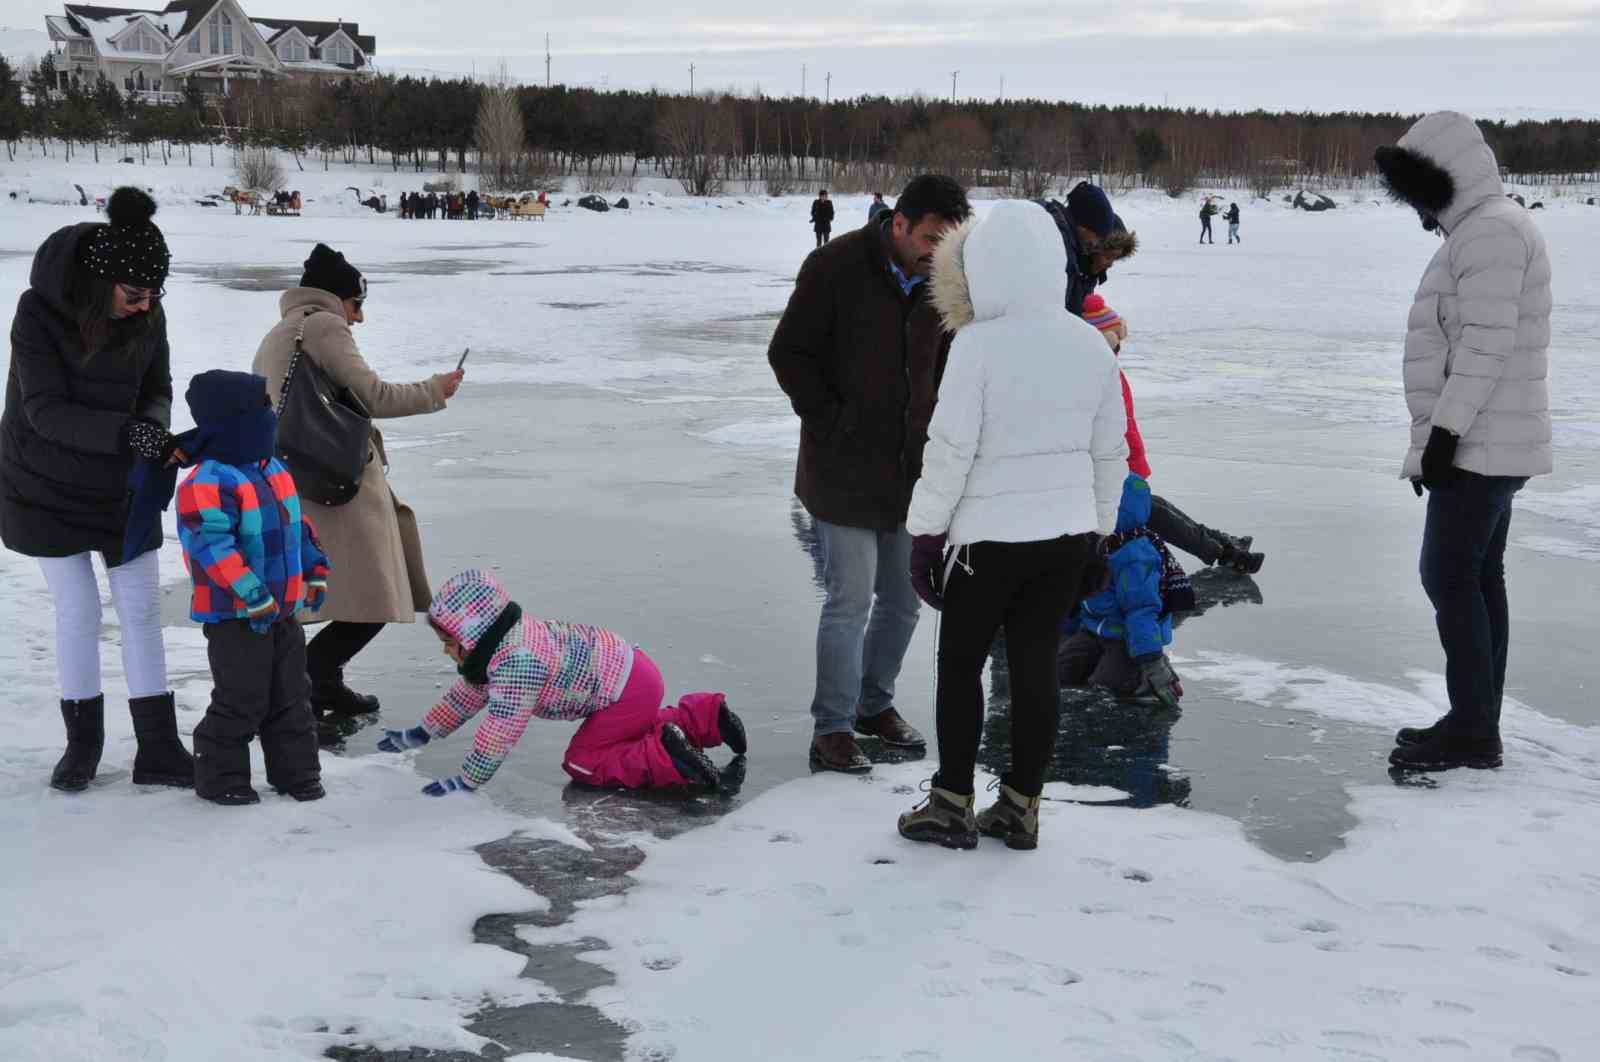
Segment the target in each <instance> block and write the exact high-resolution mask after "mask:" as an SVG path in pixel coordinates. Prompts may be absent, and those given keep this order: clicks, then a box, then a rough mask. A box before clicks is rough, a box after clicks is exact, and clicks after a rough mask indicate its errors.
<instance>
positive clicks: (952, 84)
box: [950, 70, 961, 103]
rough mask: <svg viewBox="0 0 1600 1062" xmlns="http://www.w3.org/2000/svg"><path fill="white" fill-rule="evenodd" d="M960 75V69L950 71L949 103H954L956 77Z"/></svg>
mask: <svg viewBox="0 0 1600 1062" xmlns="http://www.w3.org/2000/svg"><path fill="white" fill-rule="evenodd" d="M960 76H961V71H959V70H952V71H950V102H951V103H954V102H955V101H956V78H957V77H960Z"/></svg>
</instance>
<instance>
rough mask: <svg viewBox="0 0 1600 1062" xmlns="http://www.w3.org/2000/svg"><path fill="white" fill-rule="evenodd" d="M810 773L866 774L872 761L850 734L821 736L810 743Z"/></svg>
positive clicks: (870, 767)
mask: <svg viewBox="0 0 1600 1062" xmlns="http://www.w3.org/2000/svg"><path fill="white" fill-rule="evenodd" d="M811 769H812V771H838V772H839V773H841V774H866V773H867V772H868V771H870V770H872V761H871V760H869V759H867V757H866V756H864V755H863V754H862V752H861V746H859V745H857V744H856V739H855V737H854V736H853V735H850V734H823V735H822V736H821V737H818V738H814V739H813V740H812V742H811Z"/></svg>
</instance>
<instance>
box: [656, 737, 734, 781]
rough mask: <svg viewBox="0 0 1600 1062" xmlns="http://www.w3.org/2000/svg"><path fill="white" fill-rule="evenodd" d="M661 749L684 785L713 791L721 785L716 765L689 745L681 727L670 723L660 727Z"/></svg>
mask: <svg viewBox="0 0 1600 1062" xmlns="http://www.w3.org/2000/svg"><path fill="white" fill-rule="evenodd" d="M661 747H662V748H663V749H666V751H667V756H668V758H670V759H671V760H672V766H673V767H675V768H676V769H677V771H678V775H679V776H680V777H681V778H682V779H683V780H684V782H685V783H686V784H688V785H703V786H707V787H708V788H711V789H715V788H717V786H718V785H719V784H720V783H721V781H722V774H721V772H719V771H718V770H717V765H716V764H714V763H712V762H711V757H709V756H707V755H706V754H705V753H703V752H701V751H700V750H699V749H697V748H695V747H694V746H693V745H691V744H689V738H688V735H686V734H684V732H683V730H682V728H681V727H678V726H676V725H674V724H672V723H668V724H667V725H666V726H664V727H662V728H661Z"/></svg>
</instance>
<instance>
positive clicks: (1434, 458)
mask: <svg viewBox="0 0 1600 1062" xmlns="http://www.w3.org/2000/svg"><path fill="white" fill-rule="evenodd" d="M1460 444H1461V439H1460V437H1459V436H1456V435H1452V434H1450V432H1448V431H1445V430H1444V429H1443V428H1440V427H1437V426H1436V427H1434V429H1433V430H1432V431H1431V432H1429V433H1428V445H1427V446H1425V447H1423V450H1422V476H1421V480H1420V482H1418V481H1416V480H1413V481H1412V486H1413V487H1417V488H1420V487H1426V488H1428V489H1429V490H1437V489H1438V488H1440V487H1442V486H1444V485H1445V484H1446V483H1448V482H1450V480H1452V479H1454V478H1455V474H1456V467H1455V461H1456V447H1457V446H1459V445H1460ZM1417 494H1418V496H1421V494H1422V491H1421V490H1420V489H1418V490H1417Z"/></svg>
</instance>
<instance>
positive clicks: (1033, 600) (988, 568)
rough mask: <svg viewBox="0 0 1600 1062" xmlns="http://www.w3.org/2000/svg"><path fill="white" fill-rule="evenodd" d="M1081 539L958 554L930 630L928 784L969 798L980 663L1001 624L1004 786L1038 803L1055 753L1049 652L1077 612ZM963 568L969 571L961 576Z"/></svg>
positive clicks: (1056, 697) (1087, 544)
mask: <svg viewBox="0 0 1600 1062" xmlns="http://www.w3.org/2000/svg"><path fill="white" fill-rule="evenodd" d="M1093 553H1094V546H1093V544H1092V542H1091V540H1090V537H1089V536H1088V535H1067V536H1064V537H1062V538H1055V539H1048V540H1046V541H1042V542H979V543H977V544H975V545H973V546H971V547H962V548H961V551H960V561H961V563H959V564H957V565H956V567H955V568H954V570H952V571H951V573H950V579H949V581H948V583H947V585H946V586H945V591H944V614H943V616H942V617H941V621H940V627H939V695H938V733H939V772H938V774H936V775H935V776H934V784H935V785H937V786H939V787H940V788H942V789H948V790H950V791H951V792H953V793H970V792H972V777H973V772H974V770H975V768H976V763H977V758H978V744H979V740H980V739H981V738H982V736H983V665H984V662H985V661H986V660H987V659H988V657H989V647H990V645H992V644H993V642H994V637H995V634H996V633H997V632H998V631H999V630H1000V628H1001V626H1002V625H1003V626H1004V627H1005V631H1006V661H1007V664H1008V667H1009V670H1010V674H1011V770H1010V772H1009V773H1007V775H1006V776H1005V778H1004V781H1005V783H1006V784H1007V785H1009V786H1011V788H1013V789H1015V790H1016V791H1017V792H1019V793H1021V794H1022V795H1023V796H1028V797H1033V796H1038V795H1039V793H1040V791H1041V790H1042V789H1043V788H1044V776H1045V771H1046V770H1048V769H1049V767H1050V759H1051V757H1052V756H1053V755H1054V753H1055V744H1056V724H1057V722H1058V721H1059V712H1060V707H1061V706H1060V698H1061V687H1060V684H1059V683H1058V681H1057V679H1056V645H1057V643H1058V641H1059V640H1060V637H1061V633H1060V632H1061V621H1062V620H1063V619H1065V618H1066V615H1067V612H1068V611H1069V610H1071V609H1072V608H1074V607H1076V604H1077V598H1078V586H1079V584H1080V583H1081V582H1082V581H1083V569H1084V567H1085V566H1086V565H1087V564H1088V563H1089V560H1090V558H1091V557H1092V556H1093ZM967 568H970V569H971V574H968V572H967Z"/></svg>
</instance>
